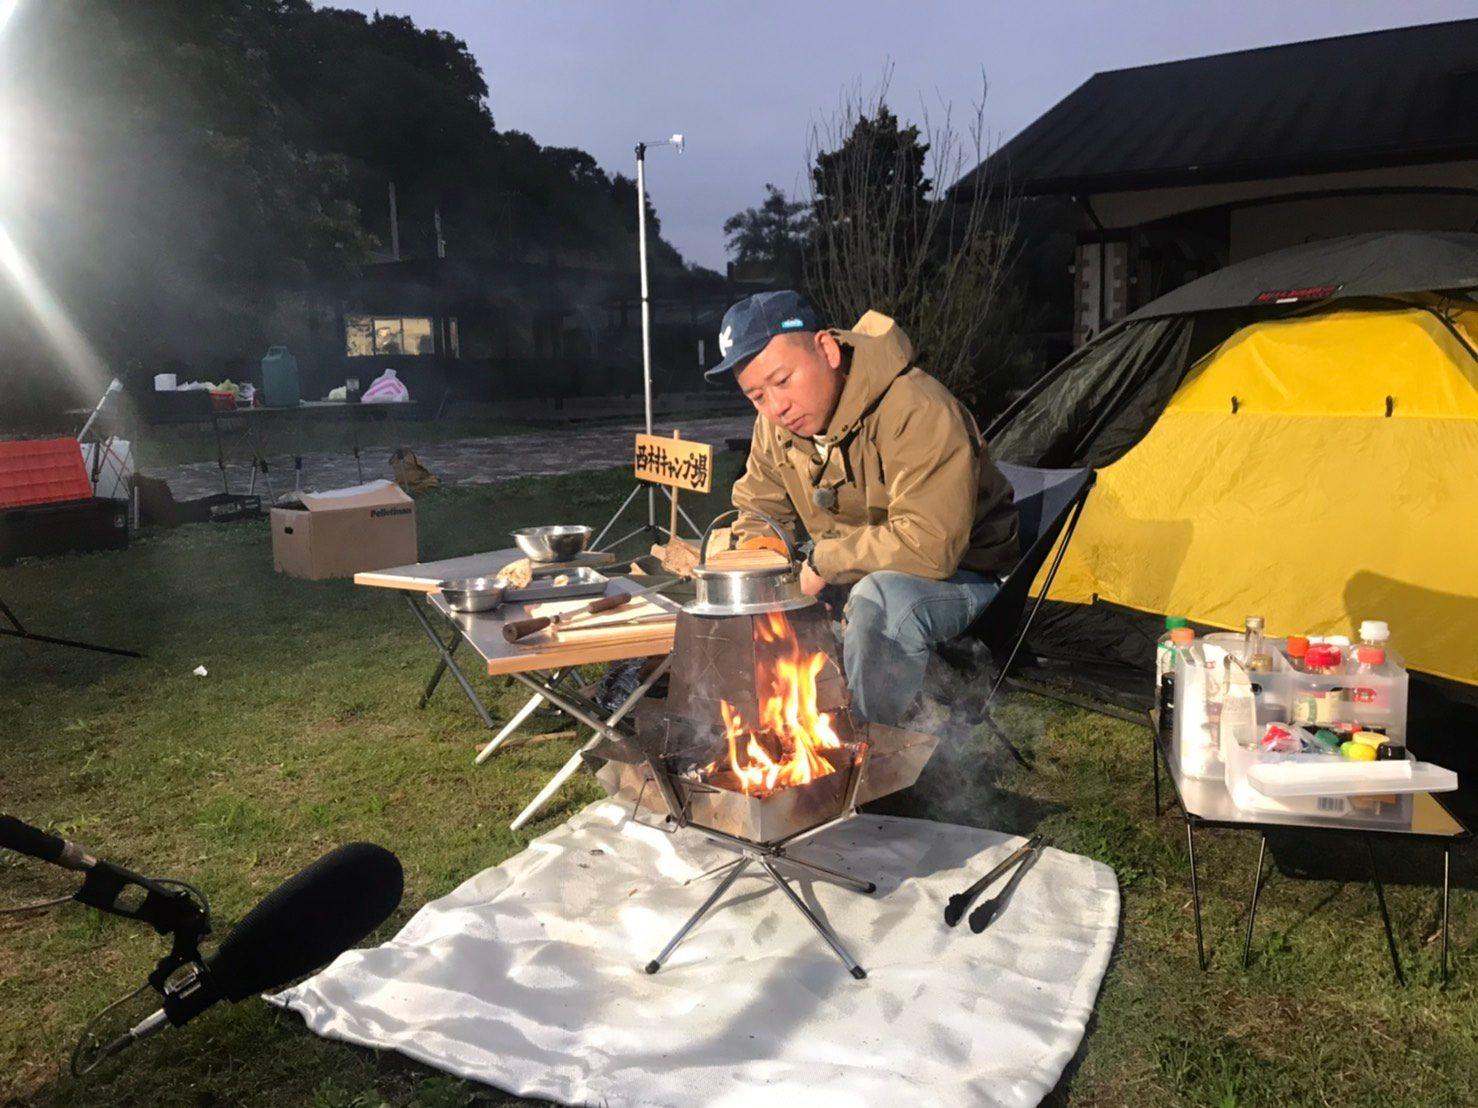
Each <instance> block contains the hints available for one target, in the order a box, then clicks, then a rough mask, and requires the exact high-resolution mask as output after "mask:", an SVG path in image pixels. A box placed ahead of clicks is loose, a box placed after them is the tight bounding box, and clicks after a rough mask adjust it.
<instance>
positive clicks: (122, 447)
mask: <svg viewBox="0 0 1478 1108" xmlns="http://www.w3.org/2000/svg"><path fill="white" fill-rule="evenodd" d="M81 445H82V464H83V465H84V466H85V467H86V469H87V476H88V477H89V478H91V477H92V469H93V457H94V455H96V453H97V451H98V449H99V447H98V444H97V443H94V442H84V443H82V444H81ZM102 451H103V457H102V461H101V462H100V463H98V469H97V480H96V481H95V482H93V486H92V493H93V495H94V496H100V497H102V498H103V499H104V500H127V499H128V498H129V497H130V496H131V495H132V493H133V468H134V467H133V446H132V445H131V444H130V443H129V442H128V440H127V439H110V440H108V442H107V443H106V444H104V446H103V447H102Z"/></svg>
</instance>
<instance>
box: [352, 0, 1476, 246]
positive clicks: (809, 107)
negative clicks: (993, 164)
mask: <svg viewBox="0 0 1478 1108" xmlns="http://www.w3.org/2000/svg"><path fill="white" fill-rule="evenodd" d="M323 6H334V7H349V8H356V9H359V10H361V11H366V12H371V11H374V10H375V9H377V8H378V9H379V10H380V11H382V12H386V13H395V14H400V15H408V16H410V17H411V18H412V19H414V20H415V21H416V23H417V24H419V25H421V26H424V27H435V28H438V29H441V30H446V31H450V32H452V33H453V34H455V35H457V36H458V37H459V38H461V39H463V40H465V41H466V42H467V44H468V46H469V47H471V49H472V52H473V54H474V55H476V57H477V60H478V61H479V62H480V63H481V64H482V68H483V72H484V74H485V75H486V77H487V82H488V86H489V88H490V94H489V97H488V100H489V104H490V106H491V108H492V112H493V117H494V119H495V120H496V122H497V125H498V127H499V128H500V129H513V130H520V131H527V132H528V133H529V134H530V135H532V136H533V137H534V138H535V139H536V140H538V141H539V142H540V143H543V144H545V145H553V146H578V147H581V148H582V149H585V150H587V151H589V152H590V153H591V154H592V155H594V156H595V158H596V160H597V161H599V162H600V164H601V166H602V167H603V168H605V169H606V170H607V171H608V172H622V173H626V174H628V175H630V174H632V173H633V172H634V164H633V153H632V148H633V147H634V146H635V144H636V143H637V142H638V141H639V140H644V141H651V140H655V139H661V138H665V137H667V136H668V135H670V134H672V133H673V132H674V131H680V132H682V133H684V134H685V135H686V136H687V140H688V149H687V151H686V152H685V153H683V154H682V155H681V156H680V157H679V156H677V155H675V154H673V153H672V152H671V151H670V150H665V149H664V150H656V151H651V152H649V153H648V156H647V177H648V190H649V192H650V194H651V196H652V200H653V203H654V204H655V205H656V207H657V212H658V215H659V216H660V217H661V220H662V229H663V234H664V235H665V236H666V237H667V239H668V240H669V241H670V242H672V243H673V244H674V245H675V246H676V247H677V248H678V249H679V250H681V251H682V253H683V255H684V256H685V257H686V258H688V259H689V260H691V261H697V262H701V263H702V264H704V265H708V266H712V267H714V268H716V269H722V268H723V265H724V262H725V259H726V254H725V250H724V236H723V230H722V228H723V222H724V220H725V219H726V218H728V217H729V216H730V215H732V214H733V213H734V212H736V211H739V210H740V209H742V208H747V207H752V206H754V205H756V204H758V203H759V202H760V201H761V200H762V199H763V196H764V185H765V182H767V181H769V182H773V183H774V184H776V185H778V186H779V187H781V188H783V189H785V190H786V191H787V192H792V193H797V194H804V191H805V170H806V165H805V154H806V149H807V143H808V138H809V135H810V132H811V128H812V126H813V124H814V123H815V122H816V121H817V120H818V119H819V118H821V117H823V116H825V115H826V114H827V113H829V112H830V111H833V110H834V109H835V107H836V105H837V101H838V97H839V94H840V93H841V91H842V90H843V89H844V88H845V87H847V86H852V85H856V84H857V83H858V82H861V83H862V84H863V86H865V87H872V86H874V85H876V84H877V83H878V81H879V79H880V78H881V76H882V74H883V72H884V70H885V67H887V66H888V65H889V63H890V62H891V64H892V65H893V67H894V70H893V81H892V92H891V95H890V97H889V102H890V105H891V106H892V107H893V109H894V110H895V111H896V112H897V113H898V114H899V115H900V116H902V117H904V118H908V119H917V118H918V116H919V114H920V110H921V109H920V106H921V104H927V106H928V107H929V110H930V112H931V114H934V115H939V114H941V105H943V104H950V103H952V104H953V105H954V108H955V116H956V119H957V120H962V121H963V120H967V119H968V117H970V115H971V114H972V109H971V104H972V102H973V101H974V100H976V99H978V97H979V92H980V80H981V73H982V71H984V73H985V75H986V76H987V77H988V78H989V81H990V96H989V100H988V102H987V109H986V117H987V124H988V126H989V127H990V128H991V129H992V130H993V132H994V133H995V138H996V140H997V141H1000V140H1002V139H1007V138H1010V137H1011V136H1012V135H1014V134H1015V133H1016V132H1017V131H1019V130H1020V129H1021V128H1022V127H1024V126H1026V125H1027V124H1028V123H1030V122H1031V121H1032V120H1033V119H1035V118H1036V117H1037V116H1038V115H1040V114H1041V113H1042V112H1044V111H1046V110H1047V109H1048V108H1050V107H1051V106H1052V105H1053V104H1054V103H1056V102H1057V101H1058V100H1059V99H1061V98H1062V97H1063V96H1064V95H1066V94H1067V93H1068V92H1070V91H1072V89H1074V88H1075V87H1077V86H1078V85H1079V84H1081V83H1082V82H1083V81H1085V80H1087V78H1088V77H1089V76H1091V75H1092V74H1093V73H1095V72H1097V71H1100V70H1107V69H1120V68H1123V67H1125V66H1134V65H1146V64H1151V63H1154V62H1162V61H1170V60H1174V59H1178V58H1189V57H1197V56H1200V55H1204V54H1218V53H1225V52H1227V51H1230V50H1242V49H1247V48H1249V47H1256V46H1266V45H1270V44H1273V43H1280V42H1296V41H1299V40H1302V39H1310V38H1323V37H1326V36H1330V35H1340V34H1351V33H1356V32H1360V31H1372V30H1379V29H1383V28H1388V27H1400V26H1408V25H1411V24H1417V23H1436V22H1441V21H1444V20H1449V19H1465V18H1473V17H1478V0H1401V2H1400V3H1391V2H1390V0H1305V2H1304V3H1297V4H1290V3H1287V2H1286V0H1225V2H1222V0H1219V2H1216V3H1189V2H1185V0H1116V2H1113V3H1108V2H1100V3H1090V2H1087V0H1038V2H1034V3H1012V4H1003V3H994V2H984V0H976V2H974V3H970V2H965V0H911V2H908V3H886V2H883V0H851V2H849V3H806V2H803V0H789V2H785V3H779V2H774V0H730V2H718V0H702V2H693V3H678V2H676V0H669V2H666V3H659V2H655V0H619V2H602V3H597V2H594V0H591V2H584V3H576V2H573V0H568V2H562V0H363V2H347V0H339V2H337V3H334V4H332V5H323ZM449 245H451V246H452V247H453V248H455V244H449Z"/></svg>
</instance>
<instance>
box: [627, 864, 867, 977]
mask: <svg viewBox="0 0 1478 1108" xmlns="http://www.w3.org/2000/svg"><path fill="white" fill-rule="evenodd" d="M755 860H756V861H757V862H759V864H760V865H761V866H762V867H763V868H764V871H765V872H766V873H768V874H769V875H770V880H771V881H773V882H775V884H777V885H779V886H780V891H781V892H783V893H784V894H785V895H786V896H787V897H789V898H790V902H791V903H792V904H794V905H795V906H796V908H797V910H798V911H799V912H800V913H801V915H803V916H805V917H806V919H807V920H809V921H810V923H811V926H812V927H814V928H815V929H816V934H818V935H820V936H821V937H822V938H823V939H825V940H826V945H827V946H829V947H831V949H832V951H833V952H834V953H835V954H836V956H837V957H838V958H840V959H841V960H842V963H843V964H844V965H845V966H846V967H847V970H848V972H850V973H851V974H852V976H853V977H855V978H857V980H859V981H861V980H862V979H863V978H864V977H866V976H867V971H866V970H865V969H863V968H862V967H861V966H860V965H858V964H857V959H856V958H853V957H852V955H850V954H848V953H847V948H846V947H844V946H843V945H842V941H841V940H840V939H838V938H837V937H836V935H834V934H833V933H832V931H831V928H829V927H827V926H826V924H824V923H822V922H821V920H819V919H818V918H817V917H816V914H815V913H814V912H812V911H811V909H809V908H807V907H806V902H805V901H803V900H802V899H801V898H800V897H798V896H796V895H795V890H794V889H792V888H791V887H790V886H789V885H788V884H786V881H785V878H783V877H781V876H780V874H779V873H778V872H777V871H776V869H775V866H774V864H773V863H772V862H771V861H770V860H769V859H768V858H757V859H755ZM648 969H649V970H650V969H651V967H648Z"/></svg>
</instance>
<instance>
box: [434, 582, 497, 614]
mask: <svg viewBox="0 0 1478 1108" xmlns="http://www.w3.org/2000/svg"><path fill="white" fill-rule="evenodd" d="M436 587H437V588H439V589H440V590H441V595H442V596H444V597H446V606H447V607H448V608H450V609H451V610H452V611H454V612H490V611H492V610H493V609H494V608H496V607H497V606H498V605H499V604H501V603H503V592H504V590H505V589H507V587H508V586H507V583H506V582H505V581H504V580H503V578H501V577H458V578H456V579H455V580H452V581H443V582H441V584H439V585H437V586H436Z"/></svg>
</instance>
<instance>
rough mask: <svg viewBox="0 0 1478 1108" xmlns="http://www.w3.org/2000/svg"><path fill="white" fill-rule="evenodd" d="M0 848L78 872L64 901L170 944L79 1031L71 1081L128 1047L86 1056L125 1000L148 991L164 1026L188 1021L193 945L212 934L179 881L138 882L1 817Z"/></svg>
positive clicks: (200, 971)
mask: <svg viewBox="0 0 1478 1108" xmlns="http://www.w3.org/2000/svg"><path fill="white" fill-rule="evenodd" d="M0 847H7V848H9V849H11V850H15V851H17V852H18V853H21V854H26V855H29V856H30V857H33V858H39V859H40V860H41V861H43V862H49V863H51V864H52V865H54V866H60V867H61V868H62V869H70V870H80V871H82V872H83V873H84V875H85V876H84V877H83V879H82V887H81V888H79V889H78V890H77V891H76V892H75V893H73V894H72V896H71V897H70V899H72V900H75V901H77V903H79V904H86V905H87V906H88V907H90V908H96V909H97V910H98V911H100V912H106V913H108V914H109V915H114V916H122V917H123V918H124V919H134V920H139V921H140V922H142V923H147V924H148V925H149V926H150V927H152V928H153V929H154V930H155V931H157V932H158V933H159V934H161V935H169V936H171V937H172V943H171V946H170V950H169V953H167V954H166V955H164V957H162V958H160V959H159V961H158V963H157V964H156V965H155V966H154V971H153V972H152V973H151V974H149V978H148V980H147V981H146V982H145V983H144V984H142V985H140V986H139V987H138V988H137V989H135V990H134V991H133V992H131V993H129V994H128V995H127V996H125V997H121V998H119V999H118V1000H115V1001H114V1002H113V1003H112V1004H110V1005H108V1006H107V1007H106V1008H104V1009H103V1010H102V1011H101V1012H99V1013H98V1014H97V1015H95V1016H94V1017H93V1018H92V1019H91V1020H89V1021H88V1023H87V1026H86V1027H85V1028H83V1031H82V1035H81V1037H80V1038H79V1039H78V1041H77V1046H76V1048H75V1049H74V1050H73V1052H72V1073H73V1074H74V1075H75V1076H78V1077H80V1076H82V1075H83V1074H85V1073H87V1072H88V1071H89V1070H91V1069H93V1068H94V1067H96V1066H97V1065H98V1064H99V1063H100V1062H102V1061H103V1059H105V1058H107V1057H109V1056H110V1055H112V1054H116V1053H117V1052H118V1050H120V1049H122V1047H123V1046H126V1045H127V1043H128V1042H129V1041H131V1039H129V1037H128V1036H123V1037H122V1038H121V1039H115V1040H113V1041H112V1042H111V1043H109V1044H107V1045H106V1046H103V1047H100V1048H95V1049H90V1047H95V1044H96V1039H95V1038H94V1036H93V1029H94V1028H95V1027H96V1026H97V1024H98V1023H99V1022H100V1021H101V1020H102V1019H103V1018H104V1017H105V1016H107V1015H108V1014H109V1013H111V1012H112V1011H113V1010H114V1009H115V1008H117V1007H118V1006H119V1005H120V1004H123V1003H125V1002H127V1001H129V1000H132V999H133V998H134V997H136V996H138V995H139V994H140V993H142V992H143V991H144V990H145V989H149V988H152V989H153V990H154V991H155V992H157V993H158V994H159V995H160V997H161V998H162V999H163V1001H164V1005H165V1010H166V1012H167V1013H168V1014H169V1015H170V1016H171V1018H174V1017H176V1016H179V1019H178V1022H180V1023H183V1022H184V1020H185V1019H188V1018H189V1015H186V1014H184V1013H183V1012H182V1011H180V1007H181V1003H182V1001H187V1000H188V998H189V996H190V995H191V994H193V993H195V992H196V991H197V990H198V986H199V985H200V983H201V982H202V980H205V979H207V977H208V973H209V971H208V970H207V968H206V965H205V959H204V957H203V956H202V955H201V953H200V940H201V939H203V938H204V937H205V936H206V935H209V934H210V932H211V922H210V901H209V900H207V899H206V896H205V894H204V893H202V892H201V891H200V890H199V889H197V888H195V886H193V885H191V884H189V883H187V882H185V881H179V880H176V879H173V878H155V877H145V876H144V875H143V874H140V873H135V872H134V871H133V870H131V869H127V868H126V867H124V866H120V865H118V864H117V863H115V862H109V861H107V860H106V859H103V858H96V857H94V856H93V855H91V854H89V853H88V852H87V851H85V850H84V849H82V848H81V847H79V846H78V845H77V844H76V843H71V842H67V841H66V840H65V839H61V838H58V837H57V836H55V835H51V834H48V833H47V832H45V831H42V830H40V829H39V828H36V827H32V826H31V825H30V824H28V823H24V822H22V821H21V820H18V819H15V818H14V817H11V816H5V815H0ZM140 889H141V890H143V894H144V895H143V899H142V900H140V901H138V902H137V903H129V902H128V900H127V899H126V897H128V896H134V897H136V896H137V894H136V893H132V892H131V891H132V890H140ZM53 903H60V902H59V901H57V902H53ZM42 906H43V905H34V906H33V907H42ZM184 966H189V967H190V971H189V973H187V974H183V975H181V976H180V978H179V979H178V980H177V981H176V982H175V984H174V985H173V986H171V985H170V984H169V982H170V979H171V978H173V977H174V976H175V974H176V973H177V972H178V971H179V970H180V969H181V968H182V967H184ZM189 1014H190V1015H193V1014H194V1013H193V1012H191V1013H189Z"/></svg>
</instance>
